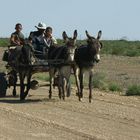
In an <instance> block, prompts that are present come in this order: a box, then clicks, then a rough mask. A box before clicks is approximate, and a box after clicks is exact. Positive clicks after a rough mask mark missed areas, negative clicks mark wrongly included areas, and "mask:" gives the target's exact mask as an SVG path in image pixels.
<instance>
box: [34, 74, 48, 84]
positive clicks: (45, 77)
mask: <svg viewBox="0 0 140 140" xmlns="http://www.w3.org/2000/svg"><path fill="white" fill-rule="evenodd" d="M33 78H34V79H38V80H42V81H46V82H47V81H49V75H48V73H36V74H34V75H33Z"/></svg>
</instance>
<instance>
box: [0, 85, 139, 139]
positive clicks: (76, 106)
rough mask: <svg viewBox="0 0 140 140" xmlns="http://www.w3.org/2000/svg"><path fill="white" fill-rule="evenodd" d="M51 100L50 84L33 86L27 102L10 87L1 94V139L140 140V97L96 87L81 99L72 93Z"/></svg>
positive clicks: (54, 94)
mask: <svg viewBox="0 0 140 140" xmlns="http://www.w3.org/2000/svg"><path fill="white" fill-rule="evenodd" d="M57 93H58V92H57V89H55V90H54V93H53V97H52V99H51V100H49V99H48V87H41V88H39V89H38V90H34V91H33V90H31V92H30V95H29V96H28V97H27V99H26V101H25V102H20V101H19V97H18V96H17V97H16V98H13V97H12V96H11V90H8V94H7V97H5V98H0V140H140V97H138V96H133V97H126V96H120V95H115V94H107V93H103V92H101V91H98V90H95V91H94V96H93V100H92V103H89V102H88V91H87V90H85V92H84V99H83V101H82V102H79V101H78V98H77V97H76V96H75V89H73V90H72V95H71V97H69V98H66V100H65V101H63V100H59V98H58V95H57Z"/></svg>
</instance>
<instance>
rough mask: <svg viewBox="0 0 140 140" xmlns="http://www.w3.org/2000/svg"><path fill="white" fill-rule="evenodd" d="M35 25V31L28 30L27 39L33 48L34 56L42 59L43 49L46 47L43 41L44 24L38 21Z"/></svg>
mask: <svg viewBox="0 0 140 140" xmlns="http://www.w3.org/2000/svg"><path fill="white" fill-rule="evenodd" d="M35 27H36V28H37V31H33V32H30V35H29V38H28V39H29V41H30V43H31V44H32V46H33V48H34V50H35V56H36V57H37V58H39V59H43V58H44V57H43V53H44V49H45V48H46V45H45V42H44V37H45V30H46V24H45V23H42V22H40V23H38V26H35Z"/></svg>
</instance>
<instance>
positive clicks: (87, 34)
mask: <svg viewBox="0 0 140 140" xmlns="http://www.w3.org/2000/svg"><path fill="white" fill-rule="evenodd" d="M85 32H86V36H87V37H88V38H91V36H90V35H89V33H88V31H87V30H86V31H85Z"/></svg>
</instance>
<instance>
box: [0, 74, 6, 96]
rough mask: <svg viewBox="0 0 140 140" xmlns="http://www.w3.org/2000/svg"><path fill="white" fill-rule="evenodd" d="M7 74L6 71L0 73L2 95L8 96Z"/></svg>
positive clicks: (0, 94) (0, 93)
mask: <svg viewBox="0 0 140 140" xmlns="http://www.w3.org/2000/svg"><path fill="white" fill-rule="evenodd" d="M5 76H6V74H5V73H0V97H5V96H6V90H7V80H6V77H5Z"/></svg>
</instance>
